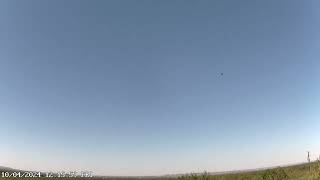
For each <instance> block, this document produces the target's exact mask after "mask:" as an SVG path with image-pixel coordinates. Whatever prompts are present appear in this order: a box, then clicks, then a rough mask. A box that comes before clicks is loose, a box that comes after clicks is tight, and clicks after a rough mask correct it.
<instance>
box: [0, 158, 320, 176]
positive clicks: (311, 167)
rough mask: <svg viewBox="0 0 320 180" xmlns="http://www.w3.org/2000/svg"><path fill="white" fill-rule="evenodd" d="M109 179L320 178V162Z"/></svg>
mask: <svg viewBox="0 0 320 180" xmlns="http://www.w3.org/2000/svg"><path fill="white" fill-rule="evenodd" d="M0 172H1V170H0ZM4 179H21V178H4V177H0V180H4ZM23 179H48V178H23ZM49 179H52V180H57V179H59V180H61V179H74V180H80V179H91V180H101V179H102V178H49ZM104 179H107V180H138V179H140V180H146V179H150V180H282V179H284V180H285V179H296V180H320V162H319V161H317V162H313V163H308V164H302V165H295V166H289V167H278V168H274V169H268V170H260V171H254V172H243V173H232V174H224V175H209V174H208V173H206V172H204V173H202V174H188V175H184V176H180V177H154V178H104Z"/></svg>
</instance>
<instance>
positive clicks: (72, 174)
mask: <svg viewBox="0 0 320 180" xmlns="http://www.w3.org/2000/svg"><path fill="white" fill-rule="evenodd" d="M1 177H3V178H10V177H29V178H32V177H48V178H50V177H84V178H88V177H93V175H92V172H91V171H68V172H66V171H61V172H43V173H42V172H1Z"/></svg>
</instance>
